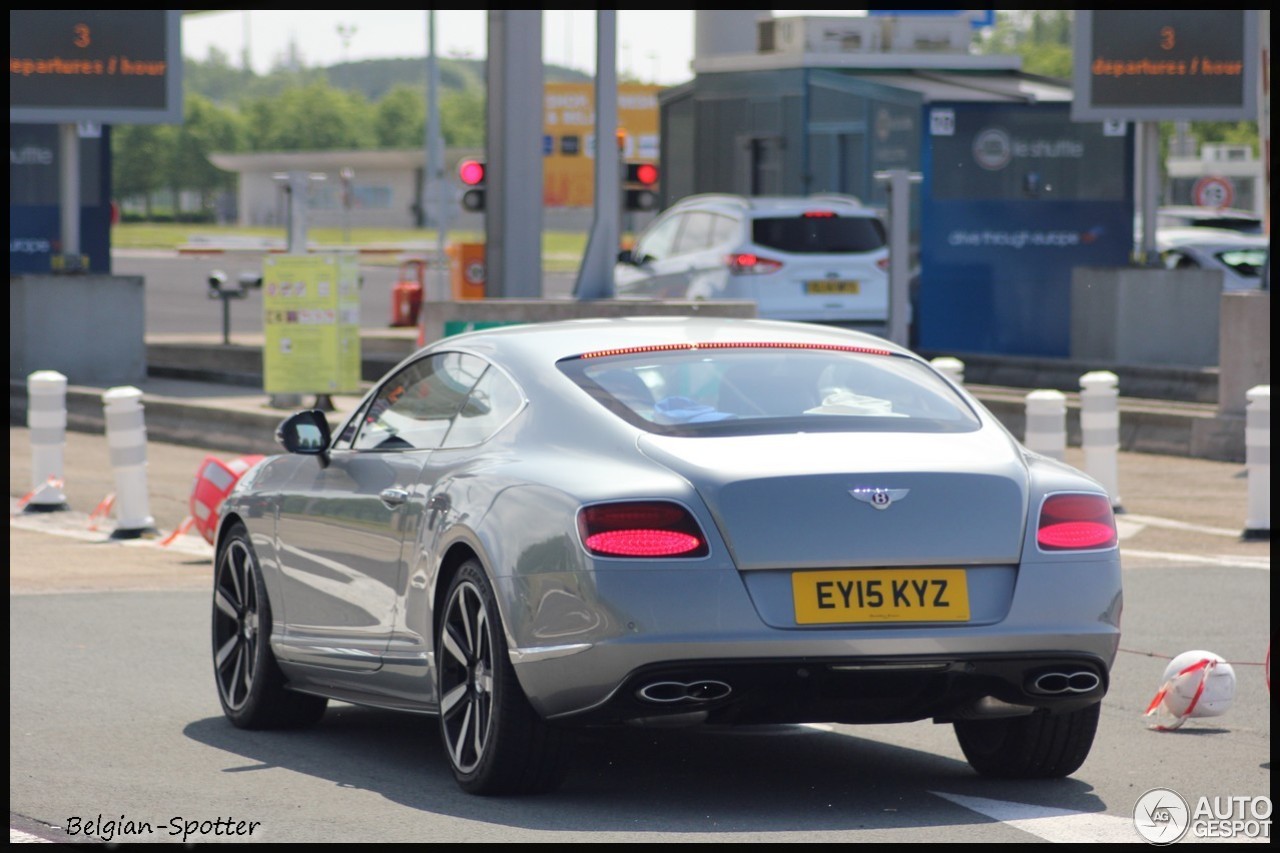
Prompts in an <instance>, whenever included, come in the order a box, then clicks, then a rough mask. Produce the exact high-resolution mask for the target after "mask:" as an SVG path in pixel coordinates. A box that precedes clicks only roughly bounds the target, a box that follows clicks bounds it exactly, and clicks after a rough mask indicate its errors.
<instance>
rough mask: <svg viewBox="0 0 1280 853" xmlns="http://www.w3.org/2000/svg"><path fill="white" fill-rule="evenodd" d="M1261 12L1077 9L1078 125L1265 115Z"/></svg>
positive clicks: (1075, 107)
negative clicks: (1260, 104) (1260, 84)
mask: <svg viewBox="0 0 1280 853" xmlns="http://www.w3.org/2000/svg"><path fill="white" fill-rule="evenodd" d="M1256 24H1257V10H1250V9H1217V10H1206V9H1191V10H1178V9H1157V10H1153V11H1148V10H1140V9H1077V10H1076V13H1075V25H1074V45H1073V56H1074V61H1073V69H1072V83H1073V88H1074V91H1075V97H1074V100H1073V102H1072V108H1071V118H1072V119H1073V120H1075V121H1101V120H1105V119H1124V120H1128V121H1244V120H1248V119H1252V118H1254V117H1256V115H1257V100H1258V99H1257V79H1258V78H1257V74H1258V32H1257V27H1256Z"/></svg>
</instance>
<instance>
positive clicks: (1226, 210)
mask: <svg viewBox="0 0 1280 853" xmlns="http://www.w3.org/2000/svg"><path fill="white" fill-rule="evenodd" d="M1156 215H1157V216H1181V217H1183V218H1186V219H1196V220H1198V219H1222V218H1224V217H1226V218H1230V219H1257V220H1259V221H1261V219H1262V217H1261V216H1259V215H1258V214H1256V213H1254V212H1253V211H1252V210H1242V209H1238V208H1234V207H1197V206H1196V205H1193V204H1171V205H1165V206H1164V207H1158V208H1156Z"/></svg>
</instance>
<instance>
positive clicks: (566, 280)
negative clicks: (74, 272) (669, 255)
mask: <svg viewBox="0 0 1280 853" xmlns="http://www.w3.org/2000/svg"><path fill="white" fill-rule="evenodd" d="M263 257H264V255H263V254H262V253H261V252H253V251H235V252H226V253H223V254H202V255H190V254H178V253H176V252H172V251H159V250H157V251H151V250H117V251H115V252H113V253H112V256H111V267H112V274H113V275H138V276H142V278H143V281H144V290H143V294H144V295H143V299H144V302H145V306H146V307H145V311H146V334H147V336H152V335H178V334H196V335H218V336H221V335H222V334H223V300H221V299H210V298H209V295H208V294H209V285H208V282H209V276H210V275H211V274H212V273H213V272H214V271H215V270H220V271H222V272H223V273H225V274H226V276H227V279H228V281H231V282H236V281H237V280H238V277H239V275H240V273H242V272H243V273H256V274H261V272H262V259H263ZM406 274H408V273H406ZM360 276H361V281H362V285H361V297H360V325H361V326H362V327H364V328H366V329H385V328H387V327H388V326H389V325H390V324H391V303H392V297H391V292H392V288H393V287H394V286H395V284H396V282H398V281H399V280H400V278H401V266H400V262H399V260H398V258H397V257H396V256H394V255H369V256H365V257H362V259H361V263H360ZM425 278H426V281H425V283H424V284H425V288H424V289H425V293H426V297H427V298H429V299H430V298H436V294H437V293H440V294H441V295H443V293H444V289H447V287H448V281H447V279H445V280H443V281H441V280H438V279H437V277H436V274H435V272H434V271H433V270H429V271H427V273H426V275H425ZM574 278H575V277H574V275H572V274H568V273H545V274H544V276H543V295H544V296H545V297H547V298H553V297H560V296H568V295H569V294H571V293H572V291H573V283H574ZM247 293H248V295H247V296H245V297H244V298H242V299H232V300H228V302H229V306H230V322H229V328H230V338H231V341H232V342H233V343H235V342H238V341H237V335H261V334H262V294H261V292H259V291H252V290H251V291H247Z"/></svg>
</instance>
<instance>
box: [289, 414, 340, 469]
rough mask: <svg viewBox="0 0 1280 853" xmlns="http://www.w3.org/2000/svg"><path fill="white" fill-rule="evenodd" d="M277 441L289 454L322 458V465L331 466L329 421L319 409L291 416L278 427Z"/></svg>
mask: <svg viewBox="0 0 1280 853" xmlns="http://www.w3.org/2000/svg"><path fill="white" fill-rule="evenodd" d="M276 441H278V442H280V444H281V445H283V446H284V449H285V450H287V451H288V452H289V453H299V454H302V455H303V456H318V457H320V465H321V466H322V467H323V466H327V465H328V464H329V441H330V434H329V419H328V418H326V417H325V415H324V412H322V411H320V410H319V409H308V410H306V411H302V412H297V413H295V414H292V415H290V416H289V417H287V418H285V419H284V420H283V421H281V422H280V426H278V427H276Z"/></svg>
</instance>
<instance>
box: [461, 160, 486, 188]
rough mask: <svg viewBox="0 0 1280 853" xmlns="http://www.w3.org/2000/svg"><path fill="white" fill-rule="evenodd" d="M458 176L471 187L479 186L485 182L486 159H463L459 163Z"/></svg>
mask: <svg viewBox="0 0 1280 853" xmlns="http://www.w3.org/2000/svg"><path fill="white" fill-rule="evenodd" d="M458 177H460V178H461V179H462V182H463V183H464V184H466V185H467V186H469V187H477V186H480V185H481V184H483V183H484V161H482V160H463V161H462V162H461V163H459V164H458Z"/></svg>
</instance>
